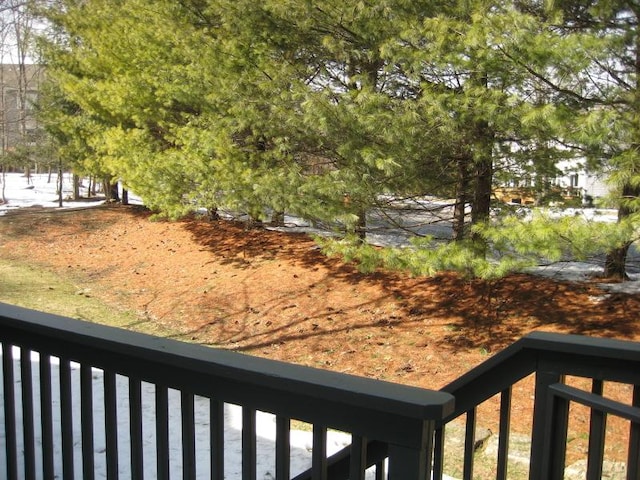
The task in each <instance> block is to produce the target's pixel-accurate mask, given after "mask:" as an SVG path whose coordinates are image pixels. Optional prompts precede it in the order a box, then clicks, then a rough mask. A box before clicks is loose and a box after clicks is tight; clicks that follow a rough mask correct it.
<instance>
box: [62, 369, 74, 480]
mask: <svg viewBox="0 0 640 480" xmlns="http://www.w3.org/2000/svg"><path fill="white" fill-rule="evenodd" d="M72 400H73V396H72V392H71V365H70V362H69V360H66V359H63V358H61V359H60V417H61V418H60V420H61V430H62V431H61V436H62V478H63V480H73V479H74V471H73V404H72Z"/></svg>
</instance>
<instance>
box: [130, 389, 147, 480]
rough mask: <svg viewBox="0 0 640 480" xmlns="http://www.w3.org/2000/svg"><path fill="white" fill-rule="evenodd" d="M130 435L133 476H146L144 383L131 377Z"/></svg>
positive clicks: (138, 478)
mask: <svg viewBox="0 0 640 480" xmlns="http://www.w3.org/2000/svg"><path fill="white" fill-rule="evenodd" d="M129 436H130V437H131V478H132V480H142V479H143V478H144V458H143V454H142V385H141V383H140V380H138V379H134V378H131V377H129Z"/></svg>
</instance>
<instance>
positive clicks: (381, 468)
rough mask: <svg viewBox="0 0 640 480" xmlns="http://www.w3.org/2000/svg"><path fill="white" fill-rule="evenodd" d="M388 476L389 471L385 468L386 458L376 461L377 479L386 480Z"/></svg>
mask: <svg viewBox="0 0 640 480" xmlns="http://www.w3.org/2000/svg"><path fill="white" fill-rule="evenodd" d="M386 478H387V472H386V468H385V463H384V460H382V461H380V462H378V463H376V480H385V479H386Z"/></svg>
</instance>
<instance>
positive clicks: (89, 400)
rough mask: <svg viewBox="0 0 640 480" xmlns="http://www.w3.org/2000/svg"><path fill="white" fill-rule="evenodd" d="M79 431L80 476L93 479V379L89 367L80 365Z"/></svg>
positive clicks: (85, 479) (88, 479)
mask: <svg viewBox="0 0 640 480" xmlns="http://www.w3.org/2000/svg"><path fill="white" fill-rule="evenodd" d="M80 431H81V434H82V478H83V480H93V479H94V477H95V473H94V467H95V459H94V456H93V379H92V378H91V367H90V366H89V365H84V364H83V365H82V366H81V367H80Z"/></svg>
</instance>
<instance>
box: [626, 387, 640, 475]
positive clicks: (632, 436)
mask: <svg viewBox="0 0 640 480" xmlns="http://www.w3.org/2000/svg"><path fill="white" fill-rule="evenodd" d="M631 404H632V406H634V407H640V385H634V386H633V399H632V401H631ZM638 478H640V424H638V423H635V422H631V426H630V427H629V452H628V458H627V480H637V479H638Z"/></svg>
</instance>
